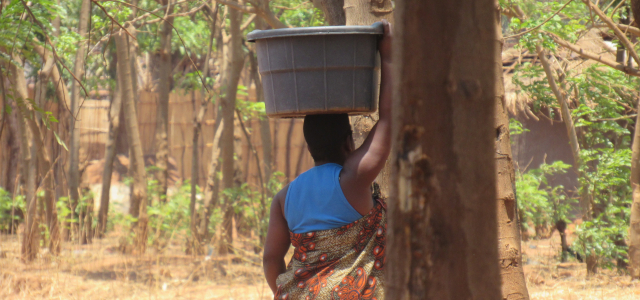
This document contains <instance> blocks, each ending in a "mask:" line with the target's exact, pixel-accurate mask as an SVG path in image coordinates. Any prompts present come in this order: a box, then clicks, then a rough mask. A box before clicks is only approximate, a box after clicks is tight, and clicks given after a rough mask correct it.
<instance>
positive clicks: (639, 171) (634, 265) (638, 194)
mask: <svg viewBox="0 0 640 300" xmlns="http://www.w3.org/2000/svg"><path fill="white" fill-rule="evenodd" d="M631 9H632V11H633V17H634V19H635V21H634V25H635V26H638V25H639V24H640V0H631ZM630 51H634V50H633V49H631V50H630ZM638 109H640V101H638ZM631 188H632V189H633V204H632V205H631V217H630V222H629V263H630V266H631V268H630V273H631V277H632V278H634V279H640V118H638V117H637V118H636V124H635V131H634V133H633V144H632V145H631Z"/></svg>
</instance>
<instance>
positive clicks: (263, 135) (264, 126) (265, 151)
mask: <svg viewBox="0 0 640 300" xmlns="http://www.w3.org/2000/svg"><path fill="white" fill-rule="evenodd" d="M258 20H259V19H256V27H258V26H259V23H258ZM259 28H262V27H259ZM249 57H250V58H251V76H252V77H253V82H254V83H255V85H256V88H255V90H256V101H257V102H264V91H263V90H262V81H261V79H260V74H259V73H258V59H257V57H256V56H255V55H254V54H253V53H251V54H250V56H249ZM259 122H260V140H261V141H262V164H263V168H264V169H263V170H264V171H263V172H264V180H265V182H269V179H270V178H271V173H273V163H272V161H273V154H272V153H273V152H272V147H273V143H272V142H271V124H270V122H269V118H266V117H265V118H261V119H260V121H259ZM271 196H272V195H270V194H269V193H268V190H267V197H271Z"/></svg>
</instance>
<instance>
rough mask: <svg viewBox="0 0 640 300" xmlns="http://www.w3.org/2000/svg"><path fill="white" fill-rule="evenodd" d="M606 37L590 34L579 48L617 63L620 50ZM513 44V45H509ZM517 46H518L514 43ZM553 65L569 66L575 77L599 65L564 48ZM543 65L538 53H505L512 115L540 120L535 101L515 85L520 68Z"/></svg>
mask: <svg viewBox="0 0 640 300" xmlns="http://www.w3.org/2000/svg"><path fill="white" fill-rule="evenodd" d="M603 36H606V35H605V34H604V32H603V31H602V30H601V29H598V28H594V29H591V30H589V31H588V32H587V33H586V34H585V35H584V36H582V37H581V38H580V39H579V40H578V41H577V43H576V44H577V45H578V46H580V47H581V48H583V49H584V50H587V51H589V52H592V53H597V54H601V55H602V56H603V57H606V58H608V59H611V60H614V61H615V59H616V49H615V46H613V45H612V44H611V43H610V42H607V41H605V40H604V39H603V38H602V37H603ZM507 44H509V43H507ZM511 44H515V43H511ZM550 61H551V63H552V64H554V65H555V66H556V68H560V67H562V66H566V70H571V73H572V74H573V75H574V76H575V75H576V74H580V72H582V71H583V70H584V69H586V68H587V67H590V66H592V65H594V64H595V63H596V62H594V61H592V60H588V59H584V58H582V57H580V56H578V55H577V54H575V53H574V52H571V51H569V50H566V49H564V48H562V47H558V48H557V51H556V53H555V55H554V57H552V58H551V59H550ZM527 62H529V63H532V64H539V63H540V62H539V61H538V55H537V53H532V52H529V51H528V50H526V49H518V48H514V47H513V46H511V47H509V48H507V49H505V50H504V51H503V52H502V66H503V72H504V85H505V97H506V105H507V109H508V110H509V112H510V113H511V114H513V115H518V114H519V113H524V114H525V116H527V118H528V117H529V116H532V117H534V118H536V119H537V117H535V116H534V115H533V113H532V112H531V110H530V108H529V106H530V105H531V103H532V102H533V100H534V99H532V98H531V97H530V95H527V94H526V93H524V92H522V91H521V90H520V89H519V88H518V87H517V86H516V85H515V84H514V83H513V74H514V69H515V67H516V66H518V65H521V64H524V63H527ZM540 79H542V78H540V77H537V78H526V79H524V80H529V81H530V82H531V81H534V80H540Z"/></svg>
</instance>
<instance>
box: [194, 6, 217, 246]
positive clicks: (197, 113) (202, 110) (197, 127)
mask: <svg viewBox="0 0 640 300" xmlns="http://www.w3.org/2000/svg"><path fill="white" fill-rule="evenodd" d="M212 5H213V6H214V7H215V8H214V9H213V10H212V11H211V19H212V21H211V26H210V30H211V35H210V37H209V47H208V48H207V55H206V56H205V60H204V67H203V69H202V76H203V77H204V78H205V82H204V83H203V84H205V85H206V78H209V64H210V60H211V58H212V51H213V41H214V38H215V35H216V21H217V19H218V7H219V6H218V5H217V4H216V3H215V2H213V1H212ZM211 99H212V93H211V92H210V91H209V89H208V88H205V87H201V97H200V103H199V104H200V105H196V103H195V99H194V105H193V140H192V142H191V145H192V148H191V199H190V200H191V202H190V204H189V212H190V215H191V223H190V228H191V235H192V238H193V243H194V245H193V246H194V248H195V249H196V251H194V253H200V252H201V249H202V247H201V246H200V245H201V244H202V238H203V233H205V231H206V230H205V229H204V228H202V229H201V230H199V229H198V225H197V222H198V214H197V211H196V185H197V184H198V182H199V181H200V156H199V155H200V154H199V151H198V148H199V147H198V143H199V140H200V133H201V132H202V122H203V121H204V116H205V114H206V112H207V109H208V107H209V102H211ZM218 137H219V136H218ZM214 146H217V145H214ZM212 151H213V152H216V150H215V149H212ZM216 160H217V157H216ZM210 200H211V199H209V202H211V201H210ZM203 225H204V224H203ZM206 226H208V224H206Z"/></svg>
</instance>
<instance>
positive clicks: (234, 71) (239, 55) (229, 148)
mask: <svg viewBox="0 0 640 300" xmlns="http://www.w3.org/2000/svg"><path fill="white" fill-rule="evenodd" d="M228 18H229V21H230V24H229V42H228V43H227V44H226V45H225V46H224V49H225V50H223V59H224V68H223V72H224V73H225V74H224V76H223V77H224V80H223V82H222V91H221V93H220V94H221V95H224V96H223V98H222V120H223V122H224V124H225V127H224V129H223V130H222V137H221V143H222V188H223V189H230V188H233V187H234V180H233V179H234V159H233V156H234V155H233V154H234V134H233V133H234V127H235V126H233V124H234V121H233V120H234V114H235V107H236V94H237V90H238V81H239V80H240V72H241V71H242V67H243V65H244V53H243V51H242V32H241V31H240V25H241V23H242V12H240V11H237V10H235V9H229V10H228ZM230 201H231V199H225V205H224V211H225V213H224V220H223V226H224V230H225V235H224V237H225V240H224V245H223V246H222V247H220V251H221V253H228V251H229V250H230V248H229V247H230V246H232V244H233V238H232V234H231V232H232V231H233V226H232V218H233V210H234V208H233V205H232V204H231V203H229V202H230Z"/></svg>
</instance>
